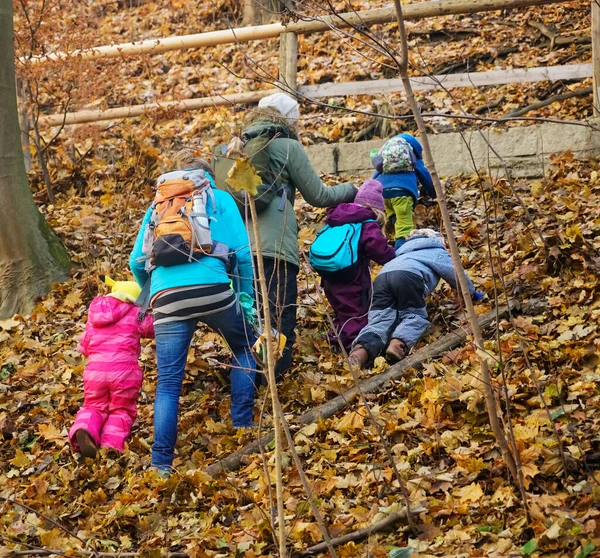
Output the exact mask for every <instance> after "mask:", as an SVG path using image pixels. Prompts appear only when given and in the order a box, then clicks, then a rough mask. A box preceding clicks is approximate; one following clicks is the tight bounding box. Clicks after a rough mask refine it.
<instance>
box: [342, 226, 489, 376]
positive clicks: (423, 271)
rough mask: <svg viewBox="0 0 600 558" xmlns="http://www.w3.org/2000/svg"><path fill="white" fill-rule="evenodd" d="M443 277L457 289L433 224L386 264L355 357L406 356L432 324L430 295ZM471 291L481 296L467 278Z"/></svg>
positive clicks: (359, 361) (355, 360) (357, 360)
mask: <svg viewBox="0 0 600 558" xmlns="http://www.w3.org/2000/svg"><path fill="white" fill-rule="evenodd" d="M440 279H444V281H446V282H447V283H448V284H449V285H450V286H451V287H452V288H453V289H458V279H457V277H456V270H455V269H454V264H453V262H452V257H451V256H450V254H449V253H448V252H447V251H446V249H445V248H444V241H443V237H442V236H441V235H440V233H438V232H436V231H434V230H432V229H418V230H414V231H412V233H410V235H409V238H408V240H407V241H406V242H405V243H404V244H403V246H402V247H400V248H398V250H397V251H396V258H394V259H393V260H392V261H391V262H389V263H387V264H386V265H384V266H383V269H382V270H381V272H380V273H379V275H378V276H377V278H376V279H375V281H374V283H373V305H372V307H371V311H370V312H369V323H368V324H367V326H366V327H365V328H363V329H362V330H361V332H360V334H359V335H358V337H357V339H356V341H355V344H354V347H353V348H352V352H351V353H350V362H351V364H352V365H354V366H358V367H360V368H362V367H364V366H365V365H366V363H367V362H368V361H369V360H370V359H374V358H375V357H376V356H377V355H379V354H380V353H381V352H383V350H384V349H386V347H387V350H386V355H387V357H388V359H389V360H391V361H392V362H396V361H398V360H400V359H402V358H404V357H405V356H406V355H407V353H408V351H409V350H410V348H411V347H412V346H413V345H415V344H416V343H417V341H418V340H419V339H420V337H421V336H422V335H423V334H424V333H425V331H426V330H427V328H428V327H429V320H428V316H427V308H426V307H425V298H426V297H427V296H429V295H430V294H431V293H432V292H433V290H434V289H435V288H436V287H437V285H438V283H439V281H440ZM466 279H467V284H468V285H469V294H470V295H471V297H472V298H473V300H476V301H478V300H481V298H483V296H484V295H483V293H480V292H478V291H476V290H475V287H474V286H473V283H472V282H471V280H470V279H469V277H468V276H467V277H466Z"/></svg>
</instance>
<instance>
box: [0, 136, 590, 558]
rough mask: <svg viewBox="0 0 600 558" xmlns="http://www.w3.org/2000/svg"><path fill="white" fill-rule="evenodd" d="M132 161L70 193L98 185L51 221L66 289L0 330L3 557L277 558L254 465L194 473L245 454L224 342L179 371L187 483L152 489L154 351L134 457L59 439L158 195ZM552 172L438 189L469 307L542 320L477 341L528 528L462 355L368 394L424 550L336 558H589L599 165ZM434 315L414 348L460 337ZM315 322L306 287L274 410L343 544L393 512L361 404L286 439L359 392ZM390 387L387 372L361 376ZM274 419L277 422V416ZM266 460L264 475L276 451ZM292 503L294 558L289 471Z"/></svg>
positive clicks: (319, 306)
mask: <svg viewBox="0 0 600 558" xmlns="http://www.w3.org/2000/svg"><path fill="white" fill-rule="evenodd" d="M138 147H139V146H138ZM144 157H147V154H144V152H143V147H142V148H140V150H139V151H136V149H135V146H132V151H131V152H130V153H128V154H127V157H124V158H123V160H122V161H120V162H117V163H115V164H114V165H113V166H112V167H111V169H110V172H108V171H106V170H105V171H104V172H102V173H101V178H98V177H96V178H93V177H92V176H91V175H90V176H85V177H83V178H84V179H85V181H89V182H90V183H91V184H97V185H95V186H93V187H91V189H90V190H89V191H86V192H85V193H84V194H83V195H82V194H81V193H79V192H77V190H76V188H72V189H71V190H70V191H69V192H66V193H65V194H64V195H63V194H61V195H60V197H59V200H58V201H57V203H56V205H55V206H53V207H47V208H46V210H47V217H48V219H49V221H50V223H51V224H52V225H53V226H54V228H55V229H56V230H57V232H58V233H59V234H60V236H61V238H63V239H64V241H65V243H66V244H67V247H68V248H69V251H70V253H71V254H72V256H73V262H74V264H75V265H76V266H77V267H76V271H75V273H74V275H73V278H72V279H71V280H70V281H69V282H67V283H64V284H61V285H58V286H57V287H56V288H55V290H54V291H53V292H52V293H51V294H50V295H49V296H48V297H47V298H45V299H44V300H43V301H41V302H40V304H39V305H38V306H37V307H36V309H35V310H34V311H33V312H32V314H31V315H30V316H15V317H14V318H12V319H9V320H4V321H0V363H1V367H0V426H1V428H2V429H3V432H4V433H5V435H4V440H3V441H1V439H0V486H1V489H0V495H1V496H4V497H10V498H14V499H16V500H18V501H20V502H23V503H24V504H27V505H28V506H30V508H32V509H27V508H22V507H19V506H17V505H14V504H10V503H5V504H3V505H1V506H0V523H1V524H2V530H1V532H2V534H1V535H0V538H1V541H0V548H1V545H4V554H7V555H9V554H10V552H9V551H8V549H9V548H14V547H15V544H17V543H19V544H20V546H18V548H21V549H26V548H29V546H28V545H31V547H49V548H54V549H59V550H63V551H64V550H67V549H73V550H75V549H77V548H80V542H79V541H78V540H77V538H76V537H75V535H76V536H77V537H79V539H81V540H83V541H85V542H86V543H87V545H88V548H94V549H98V550H103V551H126V550H132V549H140V548H142V549H163V550H167V549H168V550H170V551H183V552H187V553H188V554H189V555H190V556H197V557H203V556H223V557H225V556H234V555H235V556H248V557H251V556H266V555H269V554H271V553H273V552H274V547H273V544H272V536H271V532H270V530H269V522H268V521H267V520H266V517H267V516H268V510H269V493H268V488H267V487H268V482H267V481H266V478H265V466H264V465H263V460H262V457H261V455H259V454H256V455H251V456H249V457H248V458H247V459H246V460H244V462H243V465H242V467H241V469H240V470H239V471H236V472H233V473H231V474H229V475H227V476H223V477H220V478H216V479H211V478H209V477H207V476H206V475H205V474H204V473H203V471H204V470H205V469H206V468H207V466H208V465H210V464H212V463H214V462H215V461H217V460H218V459H220V458H223V457H225V456H226V455H228V454H229V453H231V452H233V451H235V450H237V449H239V448H240V447H241V446H243V444H244V443H246V442H248V441H249V438H250V437H251V436H250V435H248V434H240V433H239V432H236V431H234V430H233V428H232V426H231V422H230V419H229V415H228V407H229V397H228V387H227V385H226V380H225V378H226V366H227V363H228V361H229V355H228V352H227V349H226V347H225V346H224V345H223V343H222V341H221V340H220V338H219V337H218V336H217V335H215V334H213V333H210V332H207V331H201V332H200V333H199V334H198V335H197V338H196V340H195V342H194V345H193V347H192V348H191V349H190V352H189V355H188V366H187V370H188V373H187V375H186V381H185V385H184V391H183V396H182V400H181V410H180V437H179V442H178V447H177V457H176V461H175V466H176V468H177V471H178V472H177V474H175V475H174V476H173V477H171V478H170V479H169V480H166V481H164V480H160V479H158V478H157V477H156V476H155V474H153V473H152V472H150V471H149V470H148V467H149V464H150V445H151V443H152V403H153V400H154V391H155V386H156V370H155V365H154V362H155V360H154V355H153V349H152V343H150V342H149V343H146V344H145V345H144V349H143V355H142V363H143V365H144V369H145V381H144V386H143V390H142V395H141V397H140V402H139V420H138V422H137V423H136V425H135V426H134V429H133V434H132V437H131V440H130V441H129V444H128V448H127V450H126V452H125V453H124V454H123V455H122V456H121V457H119V458H115V457H114V456H106V455H102V456H101V457H100V458H99V459H97V460H96V461H90V460H87V461H85V460H83V459H81V458H80V457H78V456H77V455H74V454H73V453H72V451H71V449H70V447H69V444H68V442H67V437H66V435H67V431H68V429H69V427H70V424H71V422H72V420H73V417H74V415H75V413H76V412H77V409H78V407H79V405H80V404H81V401H82V396H83V393H82V389H81V374H82V372H83V364H84V362H83V358H82V357H81V356H80V355H79V353H78V352H77V350H76V348H77V339H78V337H79V335H80V334H81V333H82V331H83V327H84V325H83V324H84V319H85V315H86V309H87V306H88V305H89V303H90V301H91V299H92V298H93V297H94V296H95V295H96V294H97V292H98V290H99V289H101V287H99V281H98V274H100V273H102V272H110V273H112V274H114V275H116V276H119V277H121V276H123V272H124V270H125V269H126V262H127V257H128V253H129V249H130V246H131V244H132V238H133V235H134V234H135V231H136V230H137V227H138V223H139V220H140V218H141V215H142V213H143V209H144V208H145V207H146V205H147V203H148V201H149V199H150V198H151V196H152V191H151V189H150V187H147V188H146V189H144V190H136V189H135V187H134V185H135V184H136V183H137V181H138V180H140V179H141V177H140V176H138V175H137V174H136V169H140V168H143V166H142V165H140V166H136V165H132V163H131V161H135V160H142V159H143V158H144ZM555 163H556V164H555V166H553V167H552V169H551V170H550V173H549V176H548V177H547V179H545V180H539V181H533V182H532V181H520V182H517V183H516V184H515V185H514V188H511V187H510V186H509V184H507V183H506V182H505V181H502V180H500V181H493V182H491V181H489V180H487V179H485V178H484V179H482V180H477V179H475V178H471V179H465V178H463V179H455V180H452V181H451V183H450V184H449V195H450V206H451V211H452V215H453V218H454V221H455V224H456V231H457V234H458V237H459V241H460V246H461V252H462V257H463V261H464V263H465V265H466V267H467V269H468V272H469V274H470V276H471V277H472V278H473V280H474V282H475V284H476V286H477V287H478V289H480V290H483V291H485V292H486V293H487V294H488V295H489V297H490V301H489V302H487V303H484V304H482V305H480V306H478V308H477V310H478V312H480V313H483V312H485V311H487V310H489V309H490V308H492V307H493V306H494V302H493V299H494V288H496V289H497V293H498V297H499V302H500V303H502V302H503V301H504V300H505V297H509V298H512V299H517V300H519V301H521V302H526V301H530V300H534V299H539V300H541V301H542V302H543V304H544V305H545V309H544V310H538V311H537V312H536V313H534V314H533V315H518V313H517V314H515V316H514V317H513V319H512V320H506V319H502V320H500V322H499V324H498V325H497V327H494V328H493V329H491V330H488V331H487V332H486V339H487V341H486V348H487V349H488V350H489V351H490V352H491V354H493V355H495V356H496V357H497V358H500V357H501V362H502V365H501V366H500V367H496V369H495V370H494V376H495V378H496V379H495V384H498V382H500V371H503V372H504V374H505V376H506V382H507V387H508V393H509V395H510V401H511V406H510V409H511V415H512V425H513V430H514V434H515V438H516V442H517V446H518V448H519V451H520V457H521V461H522V469H523V473H524V476H525V486H526V490H527V505H528V508H529V514H530V521H528V519H527V516H526V513H525V511H524V506H523V502H522V499H521V494H520V493H519V491H518V490H517V489H516V488H515V486H514V485H513V484H511V482H509V480H508V476H507V471H506V469H505V468H504V467H503V465H502V463H503V462H502V459H501V457H500V454H499V452H498V449H497V448H496V445H495V443H494V440H493V438H492V435H491V432H490V429H489V426H488V419H487V415H486V413H485V408H484V405H483V391H482V386H481V383H480V382H479V380H478V379H477V378H478V365H477V357H476V354H475V352H474V350H473V348H472V346H471V345H469V344H467V345H465V346H462V347H458V348H457V349H455V350H453V351H451V352H449V353H447V354H446V355H445V356H444V357H443V358H442V359H440V360H437V361H432V362H429V363H427V364H426V366H425V367H424V368H423V369H421V370H413V371H409V373H408V374H407V375H406V376H405V377H404V378H403V379H402V380H401V381H397V382H393V383H392V384H390V385H388V386H387V387H386V388H385V389H384V390H382V391H380V392H379V393H377V394H375V395H371V396H369V398H370V405H371V406H372V411H373V413H374V415H375V417H376V418H377V421H378V422H379V424H380V425H381V427H382V428H383V430H384V432H385V435H386V440H387V442H388V443H389V444H390V446H391V448H392V452H393V455H394V459H395V461H396V463H397V465H398V467H399V468H400V470H401V472H402V475H403V477H404V478H405V481H406V484H407V487H408V490H409V494H410V499H411V503H412V504H414V505H415V506H421V507H423V508H424V509H425V510H426V511H423V512H422V513H419V514H418V517H416V518H415V523H417V527H418V534H414V533H410V532H407V531H406V530H404V529H403V528H399V529H398V530H395V531H392V532H390V533H383V534H378V535H373V536H371V537H370V538H369V539H368V540H367V541H366V542H363V543H356V544H355V543H349V544H347V545H345V546H343V547H341V548H340V555H341V556H357V557H358V556H367V555H370V556H381V557H383V556H386V555H387V552H388V551H389V550H390V548H392V547H394V546H398V547H406V546H409V547H410V548H412V549H414V554H413V555H414V556H420V557H421V556H422V557H427V556H465V557H466V556H498V557H499V556H521V555H523V554H524V551H523V546H524V545H525V544H526V543H528V541H535V544H534V543H533V542H529V546H527V547H525V548H526V550H527V552H526V553H525V554H527V553H528V554H531V555H534V556H555V557H559V556H560V557H562V556H573V557H574V556H578V557H579V558H581V557H584V556H588V555H589V556H593V554H590V552H591V549H592V548H593V547H594V545H597V546H600V523H599V521H600V519H599V516H600V511H598V504H599V503H600V472H598V470H597V468H598V462H597V458H598V452H599V451H600V437H599V436H598V432H599V426H600V419H599V418H598V417H599V416H600V414H599V409H600V390H599V387H600V366H599V358H598V354H597V351H598V325H599V323H600V298H599V296H598V293H599V287H600V283H599V281H598V275H597V270H598V266H599V265H600V258H599V257H598V253H599V249H600V220H599V219H598V214H599V210H600V181H599V180H598V171H597V170H596V169H597V168H598V164H597V163H596V162H595V161H583V162H582V161H576V160H573V158H572V157H570V156H569V155H563V156H561V157H560V158H559V159H557V160H556V161H555ZM98 173H100V171H97V173H96V174H98ZM73 182H74V183H75V182H76V180H75V177H73ZM517 196H518V197H517ZM297 207H298V214H299V215H300V224H301V231H302V232H301V235H300V243H301V246H306V245H307V243H308V242H310V240H311V238H312V235H313V234H314V232H313V228H314V226H315V222H316V221H318V220H319V219H320V217H321V216H322V211H321V210H318V211H316V210H314V209H312V208H310V207H308V206H307V205H306V204H305V203H303V202H298V204H297ZM417 215H418V222H419V224H421V225H430V226H439V216H438V210H437V208H435V207H433V208H425V207H423V206H418V207H417ZM532 222H534V223H535V226H536V227H537V229H539V231H540V232H541V234H542V237H543V240H542V239H541V238H540V237H539V236H538V233H537V232H536V229H535V228H534V227H533V225H532ZM488 239H489V244H488ZM490 253H491V254H492V256H493V258H492V261H493V262H494V266H495V273H494V274H493V273H492V271H491V266H490V259H489V254H490ZM428 308H429V312H430V315H431V318H432V322H433V325H432V327H431V328H430V330H429V332H428V334H427V336H426V337H425V339H423V341H422V343H421V346H423V345H425V344H427V343H430V342H431V341H433V340H435V339H437V338H439V337H441V336H442V335H444V334H445V333H447V332H448V331H450V330H451V329H454V328H455V327H458V326H461V325H464V321H463V314H462V313H461V312H460V309H459V308H457V306H456V302H455V299H454V297H453V296H452V294H451V292H450V290H449V288H448V287H447V286H445V287H442V288H441V289H438V290H437V291H436V292H435V293H434V294H433V295H432V296H431V297H430V299H429V301H428ZM327 311H328V310H327V306H326V305H325V304H324V303H323V300H322V299H321V298H320V295H319V292H318V286H317V282H316V280H315V277H314V276H313V275H312V274H308V275H306V274H304V273H303V274H302V275H301V280H300V309H299V315H300V323H299V327H298V333H299V342H298V344H297V349H296V360H295V365H294V368H293V369H292V371H291V372H290V373H289V376H288V378H287V379H286V381H285V382H284V383H283V384H282V385H281V388H280V394H281V398H282V401H283V405H284V408H285V412H286V415H287V416H288V419H289V421H290V423H291V424H292V426H293V427H294V430H295V444H296V447H297V449H298V450H299V452H300V454H301V457H302V460H303V463H304V465H305V468H306V470H307V474H308V477H309V479H310V482H311V484H312V487H313V490H314V492H315V494H316V495H317V498H318V502H319V508H320V510H321V513H322V514H323V515H324V517H325V520H326V522H327V524H328V525H329V526H330V529H331V532H332V535H333V536H337V535H339V534H343V533H346V532H350V531H354V530H356V529H359V528H361V527H364V526H366V525H369V524H370V523H372V522H374V521H377V520H379V519H381V518H384V517H385V516H387V515H388V514H390V513H391V512H393V511H395V510H398V509H399V508H401V507H402V502H403V500H402V495H401V493H400V492H399V490H398V487H397V485H396V482H395V481H394V479H393V477H392V469H391V467H390V464H389V461H388V459H387V457H386V454H385V452H384V450H383V448H382V446H381V445H380V444H379V443H378V442H377V435H376V432H375V430H374V427H373V425H372V424H371V423H370V422H369V419H368V418H367V417H366V413H365V409H364V408H362V407H361V406H360V405H351V406H349V407H347V408H345V409H344V410H343V411H340V412H339V413H337V414H336V415H334V416H333V417H331V418H328V419H326V420H321V421H319V422H318V423H316V424H313V425H309V426H305V427H302V428H301V429H299V427H297V426H295V424H296V423H295V417H298V416H299V415H300V414H301V413H303V412H305V411H307V410H309V409H311V408H313V407H315V406H318V405H320V404H322V403H323V402H324V401H326V400H328V399H330V398H332V397H334V396H335V395H337V394H339V393H340V392H341V391H343V390H344V389H347V388H348V387H351V385H352V379H351V376H350V374H349V372H348V371H347V369H346V368H345V366H344V363H343V360H342V358H341V357H340V356H339V355H338V354H337V353H335V352H333V350H332V347H331V346H330V345H329V344H328V342H327V341H326V332H327V324H326V312H327ZM384 368H385V363H384V362H383V361H382V360H379V361H377V362H376V365H375V368H374V369H373V370H372V371H369V372H367V373H366V376H368V375H370V374H376V373H378V372H381V371H382V370H383V369H384ZM263 397H264V393H261V395H260V397H259V401H262V399H263ZM259 407H260V405H259ZM265 421H266V422H265V424H267V425H268V424H269V422H270V412H269V407H268V406H267V408H266V418H265ZM559 448H560V449H562V453H563V455H564V459H563V458H562V457H561V452H560V451H559ZM288 457H289V456H288ZM265 459H266V463H267V465H266V469H267V470H268V471H269V474H270V475H272V474H273V470H272V468H273V459H272V454H271V452H270V451H267V452H266V454H265ZM285 505H286V520H287V529H288V532H289V535H288V540H289V544H290V546H291V547H293V548H294V549H296V550H299V551H300V550H302V549H305V548H306V547H307V546H310V545H311V544H313V543H315V542H318V541H319V540H320V533H319V530H318V528H317V524H316V523H315V521H314V518H313V517H312V514H311V512H310V511H309V509H308V505H307V501H306V496H305V495H304V493H303V490H302V487H301V484H300V481H299V478H298V475H297V473H296V471H295V469H294V467H293V465H292V464H291V463H290V462H289V460H288V459H287V458H286V460H285ZM34 510H35V511H34ZM42 514H44V515H45V516H50V517H52V518H53V519H54V520H55V521H56V522H57V523H58V524H59V525H60V527H58V526H55V525H52V524H50V523H49V522H48V521H47V520H45V519H44V516H43V515H42ZM533 546H536V548H537V549H536V550H535V551H533V550H532V548H533ZM529 551H530V552H529ZM148 552H149V550H148ZM596 552H597V551H596ZM0 555H3V554H2V551H1V550H0ZM145 555H148V556H154V554H151V553H150V554H145Z"/></svg>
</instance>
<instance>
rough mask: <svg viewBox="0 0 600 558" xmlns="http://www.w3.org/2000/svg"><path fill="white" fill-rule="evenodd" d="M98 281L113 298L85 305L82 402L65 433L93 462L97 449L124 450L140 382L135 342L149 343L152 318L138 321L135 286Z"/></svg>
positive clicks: (132, 419)
mask: <svg viewBox="0 0 600 558" xmlns="http://www.w3.org/2000/svg"><path fill="white" fill-rule="evenodd" d="M101 278H102V279H103V280H104V281H105V282H106V284H107V285H109V286H111V287H112V293H111V294H109V295H107V296H99V297H97V298H95V299H94V300H93V301H92V304H91V305H90V309H89V313H88V321H87V324H86V326H85V332H84V334H83V337H82V338H81V341H80V342H79V351H80V352H81V353H82V354H84V355H85V356H87V357H88V363H87V366H86V368H85V372H84V373H83V390H84V401H83V407H82V408H81V409H80V411H79V412H78V413H77V416H76V417H75V422H74V424H73V426H72V427H71V430H70V432H69V440H70V441H71V444H72V446H73V448H74V449H75V451H80V452H81V454H82V455H83V456H84V457H94V456H95V455H96V451H97V449H98V447H99V446H102V447H106V448H114V449H116V450H118V451H123V450H124V449H125V439H126V438H127V437H128V436H129V433H130V431H131V425H132V424H133V421H134V420H135V418H136V416H137V398H138V395H139V393H140V389H141V387H142V380H143V375H142V369H141V368H140V365H139V363H138V358H139V356H140V351H141V347H140V338H141V337H148V338H153V337H154V325H153V323H154V320H153V318H152V316H150V315H146V317H145V318H144V320H143V321H141V322H140V321H138V319H137V317H138V311H139V308H138V307H137V306H135V304H134V302H135V300H136V298H137V296H138V295H139V292H140V288H139V286H138V285H137V283H135V282H133V281H117V282H115V281H113V280H112V279H110V278H109V277H106V278H103V277H102V276H101Z"/></svg>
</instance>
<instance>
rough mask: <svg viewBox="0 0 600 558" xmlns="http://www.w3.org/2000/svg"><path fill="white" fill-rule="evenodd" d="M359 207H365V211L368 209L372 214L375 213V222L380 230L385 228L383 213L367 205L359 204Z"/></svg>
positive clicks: (385, 218) (384, 215)
mask: <svg viewBox="0 0 600 558" xmlns="http://www.w3.org/2000/svg"><path fill="white" fill-rule="evenodd" d="M359 205H362V206H363V207H366V208H367V209H370V210H371V211H372V212H373V213H375V222H376V223H377V224H378V225H379V226H380V227H381V228H382V229H383V227H385V225H386V223H387V215H386V214H385V211H381V209H377V208H375V207H373V206H372V205H370V204H368V203H365V204H362V203H361V204H359Z"/></svg>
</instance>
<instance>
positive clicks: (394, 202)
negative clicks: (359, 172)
mask: <svg viewBox="0 0 600 558" xmlns="http://www.w3.org/2000/svg"><path fill="white" fill-rule="evenodd" d="M372 162H373V166H374V167H375V171H376V172H375V174H374V175H373V178H374V179H375V180H379V182H381V184H382V185H383V197H384V198H385V212H386V215H387V217H388V219H390V221H391V222H392V223H393V224H394V232H395V238H396V248H400V246H402V244H403V243H404V241H405V240H406V237H407V236H408V234H409V233H410V231H412V230H413V227H414V224H413V208H414V206H415V203H416V202H417V199H418V198H419V184H421V186H422V193H423V194H424V195H426V196H430V197H432V198H435V188H434V186H433V181H432V180H431V175H430V174H429V170H428V169H427V167H426V166H425V164H424V163H423V147H422V146H421V144H420V143H419V141H418V140H417V139H416V138H414V137H413V136H411V135H410V134H400V135H399V136H395V137H393V138H391V139H389V140H388V141H386V142H385V144H384V145H383V147H382V148H381V149H380V150H379V152H375V153H373V157H372Z"/></svg>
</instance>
